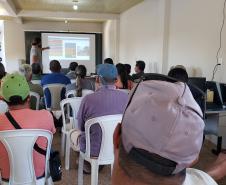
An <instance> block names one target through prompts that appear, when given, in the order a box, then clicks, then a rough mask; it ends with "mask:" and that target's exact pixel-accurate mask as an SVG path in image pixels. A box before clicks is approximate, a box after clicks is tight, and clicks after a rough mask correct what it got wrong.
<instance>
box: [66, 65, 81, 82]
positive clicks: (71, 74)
mask: <svg viewBox="0 0 226 185" xmlns="http://www.w3.org/2000/svg"><path fill="white" fill-rule="evenodd" d="M77 67H78V63H77V62H71V63H70V65H69V70H70V71H69V72H68V73H67V75H66V76H67V77H68V78H70V79H76V73H75V70H76V68H77Z"/></svg>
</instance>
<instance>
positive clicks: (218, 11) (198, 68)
mask: <svg viewBox="0 0 226 185" xmlns="http://www.w3.org/2000/svg"><path fill="white" fill-rule="evenodd" d="M223 3H224V2H223V0H218V1H213V0H199V1H197V0H189V1H187V0H171V6H170V12H171V13H170V20H169V21H170V23H169V25H170V28H169V45H168V48H169V50H168V69H169V68H170V66H173V65H176V64H182V65H184V66H185V67H187V68H188V69H189V73H190V75H193V76H206V77H207V79H208V80H210V79H211V77H212V70H213V68H214V65H215V64H216V58H215V57H216V52H217V49H218V47H219V31H220V26H221V23H222V9H223ZM222 39H223V52H222V53H221V55H220V56H221V57H223V60H224V63H223V66H222V67H221V68H222V70H219V71H218V73H217V75H216V80H218V81H224V82H226V74H225V73H224V71H225V70H226V65H225V62H226V52H225V51H226V28H225V29H224V31H223V38H222Z"/></svg>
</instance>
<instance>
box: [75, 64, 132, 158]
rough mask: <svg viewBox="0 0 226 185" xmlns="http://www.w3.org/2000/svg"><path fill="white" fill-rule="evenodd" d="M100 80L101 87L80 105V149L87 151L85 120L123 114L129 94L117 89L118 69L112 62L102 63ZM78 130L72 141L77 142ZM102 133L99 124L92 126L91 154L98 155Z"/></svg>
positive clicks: (99, 70)
mask: <svg viewBox="0 0 226 185" xmlns="http://www.w3.org/2000/svg"><path fill="white" fill-rule="evenodd" d="M97 74H98V80H97V81H98V82H99V83H100V84H101V87H100V88H99V89H98V90H97V91H96V92H95V93H93V94H90V95H86V96H85V97H84V98H83V100H82V102H81V105H80V108H79V112H78V115H77V118H78V127H79V129H80V131H81V135H80V137H79V143H80V150H81V151H82V152H85V149H86V140H85V122H86V121H87V120H88V119H91V118H94V117H99V116H105V115H114V114H122V113H123V112H124V109H125V106H126V103H127V99H128V95H127V93H125V92H121V91H119V90H116V88H115V86H114V83H115V81H116V78H117V69H116V67H115V66H114V65H112V64H101V65H99V66H98V68H97ZM76 135H78V134H77V131H75V132H73V133H72V134H71V140H72V143H77V138H76V137H75V136H76ZM101 139H102V133H101V128H100V126H99V125H98V124H96V125H93V126H92V127H91V138H90V142H91V156H92V157H98V156H99V152H100V146H101Z"/></svg>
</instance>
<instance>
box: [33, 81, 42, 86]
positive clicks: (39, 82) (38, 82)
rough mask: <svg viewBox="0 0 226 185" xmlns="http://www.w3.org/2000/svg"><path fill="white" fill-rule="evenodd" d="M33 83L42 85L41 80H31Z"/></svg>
mask: <svg viewBox="0 0 226 185" xmlns="http://www.w3.org/2000/svg"><path fill="white" fill-rule="evenodd" d="M31 83H33V84H39V85H41V80H31Z"/></svg>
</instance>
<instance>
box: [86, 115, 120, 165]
mask: <svg viewBox="0 0 226 185" xmlns="http://www.w3.org/2000/svg"><path fill="white" fill-rule="evenodd" d="M121 121H122V114H116V115H108V116H101V117H97V118H92V119H90V120H88V121H86V123H85V134H86V153H85V155H86V156H87V157H90V128H91V126H92V125H93V124H96V123H99V125H100V127H101V130H102V142H101V148H100V154H99V157H98V160H101V161H106V162H110V163H111V162H113V161H114V152H113V148H114V147H113V134H114V131H115V128H116V126H117V125H118V123H120V122H121Z"/></svg>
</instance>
